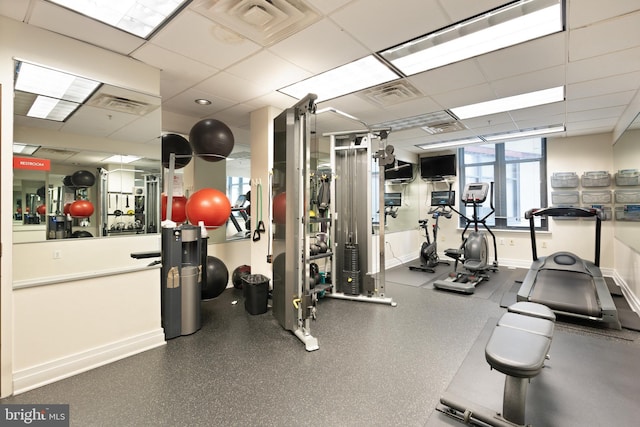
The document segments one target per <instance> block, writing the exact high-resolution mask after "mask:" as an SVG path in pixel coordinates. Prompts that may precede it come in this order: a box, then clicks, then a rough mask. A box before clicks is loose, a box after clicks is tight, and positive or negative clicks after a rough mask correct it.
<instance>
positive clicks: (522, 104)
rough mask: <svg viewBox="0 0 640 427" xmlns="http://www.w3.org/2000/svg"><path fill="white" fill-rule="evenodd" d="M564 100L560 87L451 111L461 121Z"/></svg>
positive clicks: (561, 87) (562, 89)
mask: <svg viewBox="0 0 640 427" xmlns="http://www.w3.org/2000/svg"><path fill="white" fill-rule="evenodd" d="M563 100H564V86H558V87H554V88H551V89H544V90H538V91H535V92H529V93H524V94H521V95H515V96H508V97H506V98H500V99H494V100H492V101H486V102H479V103H477V104H471V105H465V106H463V107H456V108H451V109H450V111H451V112H452V113H453V114H455V115H456V116H457V117H458V118H459V119H470V118H473V117H479V116H487V115H489V114H496V113H502V112H505V111H513V110H519V109H522V108H528V107H535V106H537V105H544V104H551V103H553V102H559V101H563Z"/></svg>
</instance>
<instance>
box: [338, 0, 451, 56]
mask: <svg viewBox="0 0 640 427" xmlns="http://www.w3.org/2000/svg"><path fill="white" fill-rule="evenodd" d="M330 17H331V19H332V20H334V21H335V22H336V23H337V24H338V25H339V26H340V27H341V28H343V29H344V31H347V32H348V33H349V34H352V35H353V36H354V37H355V38H356V39H357V40H359V41H360V42H361V43H362V44H363V45H365V46H366V47H368V48H369V49H371V50H373V51H379V50H383V49H386V48H388V47H392V46H395V45H397V44H399V43H402V42H404V41H407V40H411V39H414V38H416V37H418V36H421V35H423V34H426V33H429V32H431V31H433V30H436V29H439V28H442V27H444V26H446V25H448V24H450V23H451V21H450V20H449V19H448V18H447V17H446V16H445V14H444V12H443V10H442V9H441V8H440V6H439V5H438V4H437V3H436V2H434V1H414V0H395V1H371V0H360V1H354V2H352V3H349V4H348V5H346V6H345V7H343V8H342V9H339V10H338V11H336V12H334V13H332V14H331V15H330Z"/></svg>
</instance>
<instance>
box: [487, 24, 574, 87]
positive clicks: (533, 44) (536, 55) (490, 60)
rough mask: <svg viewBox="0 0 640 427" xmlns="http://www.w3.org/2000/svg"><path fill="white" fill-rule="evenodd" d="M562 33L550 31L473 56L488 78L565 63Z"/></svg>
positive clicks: (514, 74) (512, 74)
mask: <svg viewBox="0 0 640 427" xmlns="http://www.w3.org/2000/svg"><path fill="white" fill-rule="evenodd" d="M565 50H566V48H565V34H564V33H558V34H552V35H549V36H547V37H541V38H539V39H536V40H532V41H529V42H526V43H521V44H518V45H515V46H511V47H508V48H505V49H500V50H498V51H495V52H491V53H487V54H485V55H480V56H479V57H477V58H476V61H478V64H479V65H480V69H481V70H482V73H483V75H484V76H486V77H487V79H489V80H499V79H503V78H505V77H511V76H517V75H519V74H525V73H530V72H531V71H535V70H543V69H545V68H550V67H555V66H558V65H563V64H564V63H565Z"/></svg>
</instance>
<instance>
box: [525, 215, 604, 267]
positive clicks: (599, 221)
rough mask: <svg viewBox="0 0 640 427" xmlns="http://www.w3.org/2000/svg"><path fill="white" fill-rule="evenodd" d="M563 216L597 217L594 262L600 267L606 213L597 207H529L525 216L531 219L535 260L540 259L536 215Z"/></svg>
mask: <svg viewBox="0 0 640 427" xmlns="http://www.w3.org/2000/svg"><path fill="white" fill-rule="evenodd" d="M543 215H544V216H561V217H572V218H587V217H592V216H595V217H596V249H595V256H594V260H593V263H594V264H595V265H596V266H598V267H600V239H601V234H602V219H603V218H604V214H603V212H602V210H601V209H595V208H576V207H559V206H551V207H547V208H536V209H529V210H528V211H526V212H525V213H524V217H525V218H526V219H528V220H529V232H530V234H531V254H532V255H533V260H534V261H537V260H538V249H537V246H536V230H535V228H536V227H535V223H534V220H533V219H534V217H536V216H543Z"/></svg>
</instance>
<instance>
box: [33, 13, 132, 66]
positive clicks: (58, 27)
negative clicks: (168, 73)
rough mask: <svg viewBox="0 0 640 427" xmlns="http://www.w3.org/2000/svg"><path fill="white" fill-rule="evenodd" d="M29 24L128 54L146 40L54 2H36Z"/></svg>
mask: <svg viewBox="0 0 640 427" xmlns="http://www.w3.org/2000/svg"><path fill="white" fill-rule="evenodd" d="M29 24H32V25H36V26H38V27H41V28H44V29H47V30H50V31H53V32H56V33H59V34H64V35H66V36H69V37H72V38H74V39H78V40H84V41H86V42H88V43H91V44H94V45H96V46H103V47H105V48H106V49H109V50H112V51H114V52H118V53H121V54H124V55H127V54H129V53H131V52H133V51H134V50H135V49H136V48H138V47H139V46H141V45H142V44H143V43H144V40H143V39H141V38H138V37H136V36H133V35H131V34H128V33H125V32H124V31H121V30H117V29H115V28H113V27H110V26H109V25H106V24H103V23H101V22H98V21H95V20H93V19H90V18H87V17H85V16H83V15H80V14H78V13H74V12H71V11H70V10H67V9H64V8H61V7H58V6H56V5H54V4H52V3H47V2H36V3H35V6H34V8H33V10H32V11H31V15H30V18H29Z"/></svg>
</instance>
